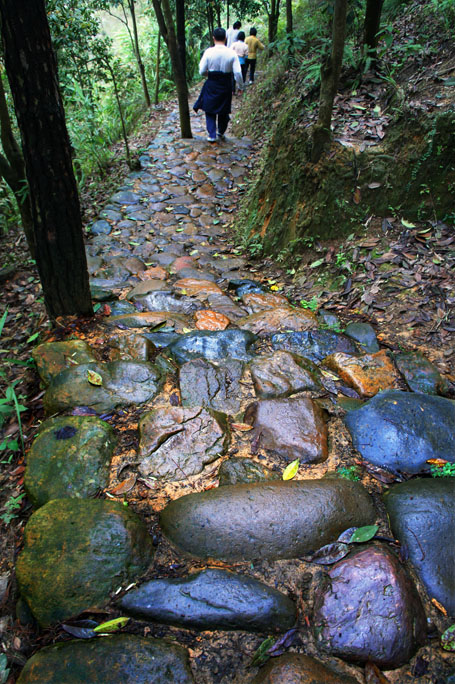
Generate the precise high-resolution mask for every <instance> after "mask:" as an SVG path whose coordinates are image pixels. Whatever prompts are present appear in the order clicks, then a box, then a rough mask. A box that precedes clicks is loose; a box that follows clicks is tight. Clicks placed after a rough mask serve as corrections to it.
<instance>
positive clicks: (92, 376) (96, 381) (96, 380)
mask: <svg viewBox="0 0 455 684" xmlns="http://www.w3.org/2000/svg"><path fill="white" fill-rule="evenodd" d="M87 380H88V381H89V383H90V384H91V385H96V386H98V387H99V386H100V385H102V384H103V378H102V377H101V375H100V374H99V373H96V372H95V371H92V370H90V369H89V370H87Z"/></svg>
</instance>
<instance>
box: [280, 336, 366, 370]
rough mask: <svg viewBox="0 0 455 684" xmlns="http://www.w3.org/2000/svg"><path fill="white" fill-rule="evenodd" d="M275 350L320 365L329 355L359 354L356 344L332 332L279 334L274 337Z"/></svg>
mask: <svg viewBox="0 0 455 684" xmlns="http://www.w3.org/2000/svg"><path fill="white" fill-rule="evenodd" d="M272 345H273V348H274V349H283V350H284V351H290V352H294V354H299V355H300V356H304V357H305V358H307V359H310V361H313V362H314V363H319V362H320V361H322V359H324V358H325V357H326V356H328V355H329V354H334V353H335V352H344V353H345V354H351V355H354V354H357V353H358V350H357V347H356V346H355V344H354V342H353V341H352V340H351V339H349V337H346V335H341V334H339V333H335V332H332V331H331V330H309V331H307V332H293V333H278V334H276V335H273V336H272Z"/></svg>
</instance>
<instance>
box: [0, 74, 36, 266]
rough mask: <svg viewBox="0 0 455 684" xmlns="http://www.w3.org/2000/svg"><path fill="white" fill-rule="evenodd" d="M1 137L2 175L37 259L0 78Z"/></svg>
mask: <svg viewBox="0 0 455 684" xmlns="http://www.w3.org/2000/svg"><path fill="white" fill-rule="evenodd" d="M0 137H1V141H2V147H3V152H4V153H5V156H3V155H0V175H2V176H3V178H4V179H5V181H6V182H7V183H8V185H9V187H10V188H11V191H12V193H13V195H14V198H15V200H16V202H17V208H18V209H19V214H20V217H21V223H22V228H23V229H24V233H25V237H26V239H27V244H28V248H29V250H30V254H31V256H32V258H33V259H34V258H35V236H34V233H33V221H32V208H31V206H30V197H29V192H28V187H27V181H26V179H25V165H24V157H23V156H22V151H21V149H20V147H19V145H18V143H17V141H16V138H15V137H14V134H13V129H12V126H11V119H10V116H9V112H8V105H7V103H6V95H5V89H4V87H3V81H2V78H1V76H0Z"/></svg>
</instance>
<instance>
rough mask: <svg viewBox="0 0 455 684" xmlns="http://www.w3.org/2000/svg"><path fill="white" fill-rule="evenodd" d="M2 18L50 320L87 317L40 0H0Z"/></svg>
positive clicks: (72, 185)
mask: <svg viewBox="0 0 455 684" xmlns="http://www.w3.org/2000/svg"><path fill="white" fill-rule="evenodd" d="M0 16H1V28H2V37H3V44H4V54H5V66H6V73H7V75H8V79H9V82H10V86H11V92H12V95H13V99H14V106H15V110H16V116H17V122H18V125H19V130H20V132H21V137H22V149H23V154H24V161H25V170H26V174H27V180H28V185H29V188H30V204H31V208H32V217H33V225H34V233H35V244H36V263H37V267H38V272H39V275H40V279H41V285H42V288H43V293H44V301H45V304H46V308H47V311H48V313H49V316H50V318H51V319H52V320H55V318H56V317H57V316H65V315H69V314H77V315H85V314H87V315H92V314H93V308H92V301H91V296H90V288H89V279H88V273H87V261H86V256H85V249H84V241H83V234H82V221H81V212H80V206H79V197H78V194H77V185H76V180H75V178H74V173H73V167H72V162H71V145H70V141H69V137H68V131H67V129H66V124H65V114H64V110H63V105H62V100H61V96H60V91H59V88H58V79H57V63H56V60H55V55H54V52H53V50H52V44H51V37H50V32H49V26H48V23H47V17H46V10H45V6H44V0H34V2H32V3H30V2H28V1H27V0H2V1H1V3H0Z"/></svg>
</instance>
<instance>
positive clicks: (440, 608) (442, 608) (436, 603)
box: [431, 598, 447, 617]
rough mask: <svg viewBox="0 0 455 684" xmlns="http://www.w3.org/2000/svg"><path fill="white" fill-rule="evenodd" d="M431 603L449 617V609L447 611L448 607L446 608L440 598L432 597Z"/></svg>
mask: <svg viewBox="0 0 455 684" xmlns="http://www.w3.org/2000/svg"><path fill="white" fill-rule="evenodd" d="M431 603H432V604H433V605H434V606H435V607H436V608H437V609H438V610H440V611H441V613H442V614H443V615H445V616H446V617H447V611H446V609H445V608H444V606H443V605H442V603H439V601H438V599H435V598H432V599H431Z"/></svg>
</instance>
